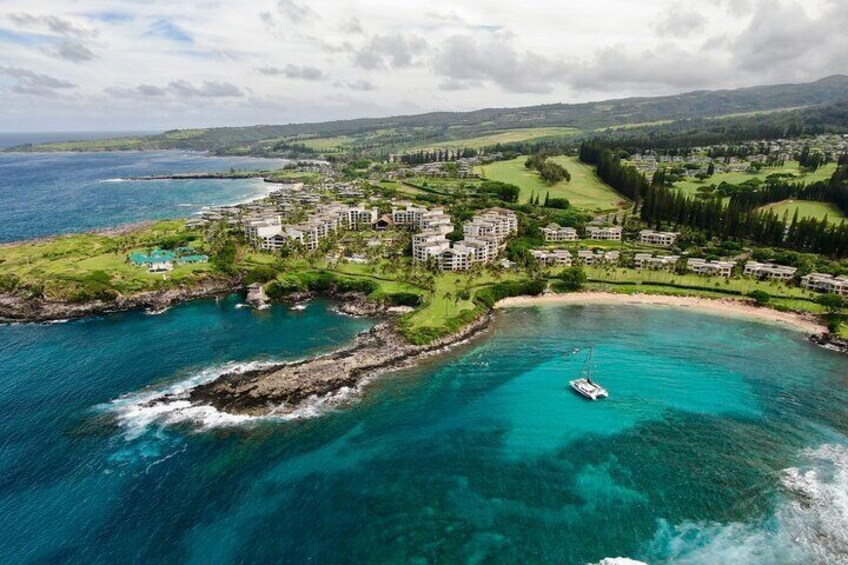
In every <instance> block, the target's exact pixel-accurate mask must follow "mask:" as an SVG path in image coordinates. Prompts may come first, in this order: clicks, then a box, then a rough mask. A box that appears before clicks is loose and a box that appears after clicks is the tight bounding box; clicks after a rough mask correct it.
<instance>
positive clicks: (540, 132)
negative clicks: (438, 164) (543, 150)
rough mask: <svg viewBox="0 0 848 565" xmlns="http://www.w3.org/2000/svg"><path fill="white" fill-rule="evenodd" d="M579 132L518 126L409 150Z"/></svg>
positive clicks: (475, 146) (485, 144) (484, 144)
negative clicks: (517, 127) (518, 127)
mask: <svg viewBox="0 0 848 565" xmlns="http://www.w3.org/2000/svg"><path fill="white" fill-rule="evenodd" d="M579 132H580V130H578V129H575V128H565V127H547V128H520V129H512V130H504V131H497V132H492V133H487V134H484V135H481V136H478V137H468V138H458V139H451V140H448V141H442V142H439V143H430V144H420V145H416V146H414V147H412V148H411V149H410V150H412V151H414V150H417V149H427V148H430V147H444V146H455V147H462V148H465V147H468V148H471V149H480V148H482V147H488V146H491V145H497V144H498V143H515V142H517V141H531V140H534V139H541V138H543V137H571V136H573V135H575V134H577V133H579ZM448 135H450V131H448Z"/></svg>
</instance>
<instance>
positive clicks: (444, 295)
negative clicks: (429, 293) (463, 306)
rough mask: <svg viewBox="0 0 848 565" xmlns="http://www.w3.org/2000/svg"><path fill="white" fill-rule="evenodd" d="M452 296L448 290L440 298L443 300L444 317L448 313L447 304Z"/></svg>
mask: <svg viewBox="0 0 848 565" xmlns="http://www.w3.org/2000/svg"><path fill="white" fill-rule="evenodd" d="M452 297H453V294H451V292H450V291H447V292H446V293H444V294H443V295H442V298H443V299H444V300H445V317H447V315H448V306H449V305H450V300H451V298H452Z"/></svg>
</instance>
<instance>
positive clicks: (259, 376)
mask: <svg viewBox="0 0 848 565" xmlns="http://www.w3.org/2000/svg"><path fill="white" fill-rule="evenodd" d="M491 319H492V313H491V312H487V313H485V314H482V315H480V316H479V317H478V318H477V319H476V320H475V321H474V322H472V323H471V324H469V325H467V326H466V327H464V328H463V329H462V330H461V331H459V332H457V333H455V334H453V335H451V336H448V337H445V338H443V339H441V340H438V341H436V342H433V343H431V344H428V345H411V344H410V343H408V342H407V341H406V340H405V339H404V338H403V336H401V335H400V333H399V332H398V331H397V329H396V327H395V323H394V321H387V322H382V323H380V324H377V325H376V326H374V327H373V328H372V329H370V330H368V331H366V332H363V333H361V334H359V335H358V336H357V337H356V339H355V340H354V342H353V344H352V345H351V346H349V347H346V348H343V349H339V350H336V351H333V352H332V353H328V354H326V355H321V356H318V357H313V358H311V359H306V360H302V361H296V362H292V363H282V364H279V365H274V366H271V367H265V368H263V369H259V370H255V371H247V372H243V373H227V374H224V375H221V376H220V377H218V378H217V379H215V380H214V381H212V382H209V383H206V384H203V385H200V386H198V387H196V388H195V389H193V390H192V391H191V392H190V393H189V396H188V400H189V402H191V403H192V404H197V405H210V406H213V407H214V408H216V409H217V410H219V411H222V412H227V413H230V414H240V415H248V416H269V415H282V414H286V413H290V412H293V411H295V410H296V409H297V408H298V407H299V406H300V405H301V404H302V403H303V402H305V401H307V400H309V399H312V398H320V397H324V396H327V395H330V394H333V393H336V392H338V391H340V390H342V389H344V388H348V389H355V388H357V387H358V386H359V385H361V384H362V383H363V382H364V381H366V380H367V379H368V378H369V377H371V376H374V375H376V374H379V373H383V372H386V371H390V370H394V369H399V368H402V367H406V366H409V365H411V364H412V363H413V362H414V361H416V360H417V359H420V358H422V357H424V356H427V355H434V354H437V353H440V352H442V351H444V350H446V349H448V348H450V347H452V346H454V345H457V344H459V343H462V342H464V341H467V340H469V339H471V338H472V337H474V336H476V335H477V334H479V333H480V332H482V331H483V330H485V329H486V328H487V327H488V326H489V323H490V321H491ZM169 400H175V399H168V398H164V399H158V400H157V402H162V401H166V402H167V401H169Z"/></svg>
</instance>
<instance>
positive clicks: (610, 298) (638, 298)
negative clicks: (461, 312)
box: [495, 292, 827, 334]
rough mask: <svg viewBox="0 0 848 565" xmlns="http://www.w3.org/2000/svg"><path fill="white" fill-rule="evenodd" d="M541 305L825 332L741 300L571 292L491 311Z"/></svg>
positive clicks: (809, 320) (811, 321)
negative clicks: (689, 315) (695, 315)
mask: <svg viewBox="0 0 848 565" xmlns="http://www.w3.org/2000/svg"><path fill="white" fill-rule="evenodd" d="M541 304H626V305H637V306H669V307H675V308H691V309H693V310H699V311H702V312H710V313H714V314H720V315H723V316H728V317H731V316H732V317H737V318H739V317H744V318H756V319H758V320H763V321H766V322H772V323H777V324H781V325H783V326H786V327H789V328H793V329H796V330H799V331H803V332H805V333H808V334H821V333H824V332H827V327H825V326H824V325H823V324H822V323H821V322H819V321H818V320H817V319H816V318H815V317H813V316H812V315H803V314H796V313H793V312H779V311H777V310H774V309H771V308H767V307H758V306H754V305H753V304H750V303H747V302H743V301H741V300H731V299H727V300H719V299H709V298H699V297H695V296H663V295H657V294H613V293H609V292H575V293H569V294H546V295H543V296H518V297H514V298H506V299H504V300H501V301H500V302H498V303H497V304H496V305H495V308H517V307H526V306H537V305H541Z"/></svg>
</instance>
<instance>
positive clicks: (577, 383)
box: [568, 379, 609, 400]
mask: <svg viewBox="0 0 848 565" xmlns="http://www.w3.org/2000/svg"><path fill="white" fill-rule="evenodd" d="M568 384H570V385H571V388H573V389H574V390H575V391H576V392H577V394H579V395H581V396H584V397H585V398H588V399H589V400H597V399H599V398H607V397H608V396H609V393H608V392H607V391H606V389H604V388H603V387H602V386H599V385H597V384H595V383H591V382H589V381H588V380H586V379H577V380H574V381H570V382H569V383H568Z"/></svg>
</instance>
